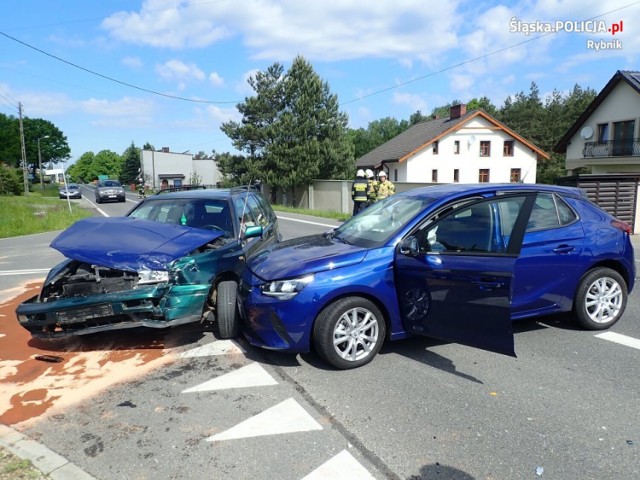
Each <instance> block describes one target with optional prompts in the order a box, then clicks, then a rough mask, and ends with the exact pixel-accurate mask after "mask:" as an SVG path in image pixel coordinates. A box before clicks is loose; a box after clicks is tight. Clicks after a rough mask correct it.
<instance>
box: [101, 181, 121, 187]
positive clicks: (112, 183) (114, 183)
mask: <svg viewBox="0 0 640 480" xmlns="http://www.w3.org/2000/svg"><path fill="white" fill-rule="evenodd" d="M100 186H101V187H119V186H120V182H118V181H117V180H107V181H105V182H102V185H100Z"/></svg>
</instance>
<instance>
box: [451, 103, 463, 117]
mask: <svg viewBox="0 0 640 480" xmlns="http://www.w3.org/2000/svg"><path fill="white" fill-rule="evenodd" d="M466 113H467V105H465V104H464V103H460V104H458V105H452V106H451V113H450V115H449V117H450V118H451V120H453V119H454V118H460V117H461V116H463V115H465V114H466Z"/></svg>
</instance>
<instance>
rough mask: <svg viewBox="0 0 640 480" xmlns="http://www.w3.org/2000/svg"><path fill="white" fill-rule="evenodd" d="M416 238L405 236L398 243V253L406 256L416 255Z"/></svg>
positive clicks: (417, 250)
mask: <svg viewBox="0 0 640 480" xmlns="http://www.w3.org/2000/svg"><path fill="white" fill-rule="evenodd" d="M418 252H419V249H418V239H417V238H416V237H413V236H411V237H407V238H405V239H404V240H402V242H401V243H400V253H401V254H402V255H406V256H407V257H417V256H418Z"/></svg>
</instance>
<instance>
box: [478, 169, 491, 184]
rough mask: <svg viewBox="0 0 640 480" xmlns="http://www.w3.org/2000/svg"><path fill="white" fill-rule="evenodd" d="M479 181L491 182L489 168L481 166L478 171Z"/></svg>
mask: <svg viewBox="0 0 640 480" xmlns="http://www.w3.org/2000/svg"><path fill="white" fill-rule="evenodd" d="M478 182H480V183H488V182H489V169H488V168H481V169H480V170H479V171H478Z"/></svg>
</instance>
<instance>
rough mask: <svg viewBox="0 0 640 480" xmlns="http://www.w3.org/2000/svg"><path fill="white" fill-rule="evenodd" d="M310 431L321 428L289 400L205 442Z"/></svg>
mask: <svg viewBox="0 0 640 480" xmlns="http://www.w3.org/2000/svg"><path fill="white" fill-rule="evenodd" d="M312 430H322V426H321V425H320V424H319V423H318V422H316V421H315V420H314V419H313V417H312V416H311V415H309V414H308V413H307V411H306V410H305V409H304V408H302V406H301V405H300V404H299V403H298V402H296V401H295V400H294V399H293V398H289V399H287V400H285V401H284V402H281V403H279V404H277V405H275V406H273V407H271V408H268V409H267V410H265V411H263V412H260V413H258V414H257V415H254V416H253V417H251V418H248V419H246V420H244V421H242V422H240V423H239V424H237V425H236V426H234V427H231V428H230V429H228V430H225V431H224V432H221V433H217V434H215V435H212V436H210V437H209V438H207V441H208V442H216V441H221V440H234V439H239V438H252V437H261V436H265V435H278V434H282V433H293V432H308V431H312Z"/></svg>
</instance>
